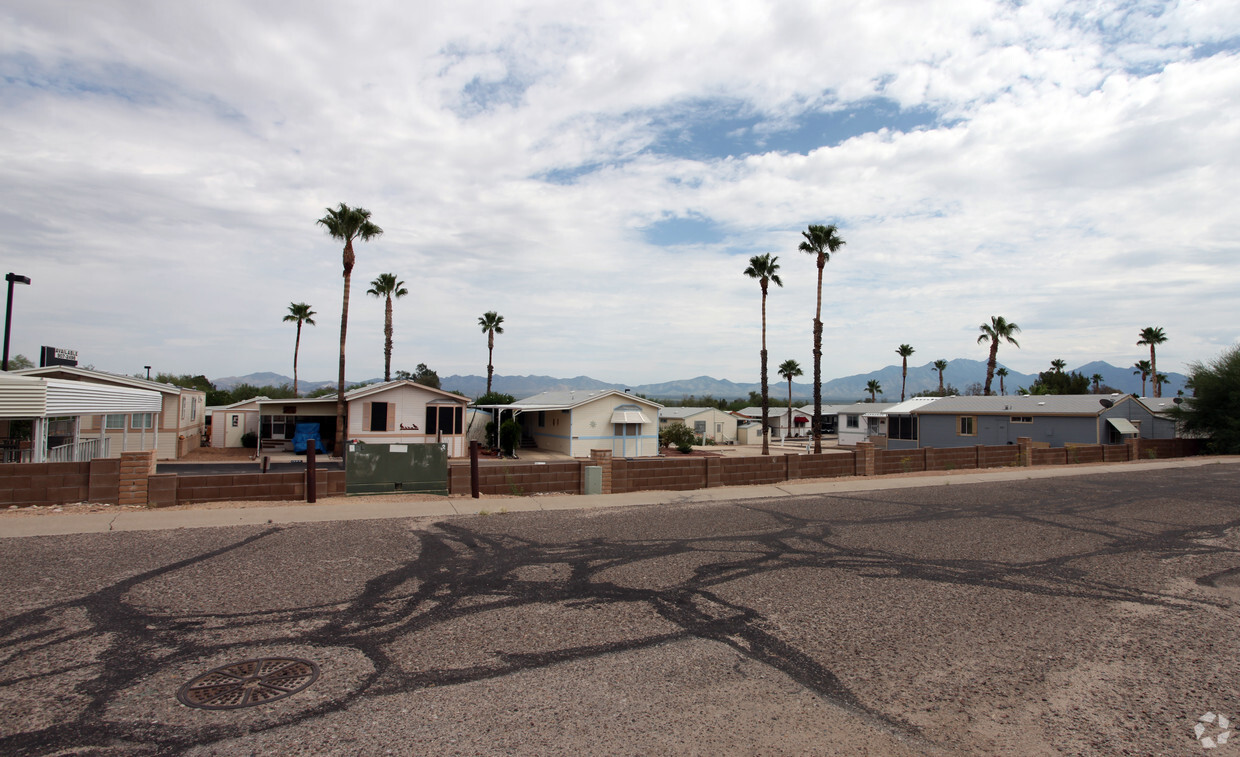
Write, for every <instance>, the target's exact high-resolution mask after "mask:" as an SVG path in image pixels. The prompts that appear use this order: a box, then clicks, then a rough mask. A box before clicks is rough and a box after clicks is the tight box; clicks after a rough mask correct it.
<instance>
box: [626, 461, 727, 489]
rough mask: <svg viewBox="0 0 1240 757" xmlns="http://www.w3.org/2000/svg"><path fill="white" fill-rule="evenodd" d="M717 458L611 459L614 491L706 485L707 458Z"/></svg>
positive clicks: (699, 486) (701, 487) (694, 487)
mask: <svg viewBox="0 0 1240 757" xmlns="http://www.w3.org/2000/svg"><path fill="white" fill-rule="evenodd" d="M712 459H714V460H718V459H719V458H708V457H666V458H649V459H639V460H614V461H613V462H612V465H613V466H614V467H613V475H614V476H615V479H614V481H613V484H612V487H613V488H612V491H613V492H637V491H689V490H692V489H705V488H707V481H706V465H707V464H706V461H707V460H712Z"/></svg>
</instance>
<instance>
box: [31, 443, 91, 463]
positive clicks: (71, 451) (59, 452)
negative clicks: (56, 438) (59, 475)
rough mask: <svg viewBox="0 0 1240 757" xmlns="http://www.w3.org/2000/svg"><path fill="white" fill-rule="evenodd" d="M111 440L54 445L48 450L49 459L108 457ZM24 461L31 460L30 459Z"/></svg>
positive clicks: (82, 460)
mask: <svg viewBox="0 0 1240 757" xmlns="http://www.w3.org/2000/svg"><path fill="white" fill-rule="evenodd" d="M111 441H112V440H111V439H109V438H104V439H82V440H81V441H78V442H69V443H68V444H62V445H60V446H59V447H52V448H51V449H49V450H48V451H47V461H48V462H49V463H85V462H90V461H91V460H94V459H95V458H97V457H107V456H108V448H109V443H110V442H111ZM23 462H29V459H26V460H23Z"/></svg>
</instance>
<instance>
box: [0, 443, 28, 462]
mask: <svg viewBox="0 0 1240 757" xmlns="http://www.w3.org/2000/svg"><path fill="white" fill-rule="evenodd" d="M31 452H33V450H29V449H18V448H16V447H4V448H2V449H0V462H5V463H28V462H30V461H31V459H32V458H31Z"/></svg>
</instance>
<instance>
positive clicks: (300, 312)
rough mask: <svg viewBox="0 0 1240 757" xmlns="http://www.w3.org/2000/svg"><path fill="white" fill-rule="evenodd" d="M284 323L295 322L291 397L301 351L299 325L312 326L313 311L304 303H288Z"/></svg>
mask: <svg viewBox="0 0 1240 757" xmlns="http://www.w3.org/2000/svg"><path fill="white" fill-rule="evenodd" d="M284 320H286V321H290V322H291V321H296V322H297V341H295V342H293V396H294V397H296V396H297V353H298V352H299V351H300V350H301V324H303V323H305V324H307V325H310V326H313V325H314V311H313V310H311V309H310V306H309V305H307V304H306V303H304V302H290V303H289V304H288V315H286V316H284Z"/></svg>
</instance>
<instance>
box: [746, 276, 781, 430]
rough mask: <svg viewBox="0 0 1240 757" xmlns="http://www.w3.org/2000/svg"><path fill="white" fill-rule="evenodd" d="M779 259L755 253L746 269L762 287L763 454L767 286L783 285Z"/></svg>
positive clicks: (767, 403)
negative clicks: (772, 283)
mask: <svg viewBox="0 0 1240 757" xmlns="http://www.w3.org/2000/svg"><path fill="white" fill-rule="evenodd" d="M777 260H779V257H778V256H772V255H771V254H770V253H767V254H765V255H754V256H753V257H752V258H750V259H749V267H748V268H746V269H745V275H746V276H748V277H749V278H751V279H757V280H758V286H760V287H762V454H764V455H769V454H771V450H770V446H769V442H768V438H767V433H766V418H767V415H768V414H769V413H770V398H769V397H768V395H767V384H766V293H767V288H768V287H769V285H770V284H771V282H774V283H775V284H776V285H777V286H781V287H782V286H783V285H784V282H782V281H780V279H779V263H776V262H775V261H777Z"/></svg>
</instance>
